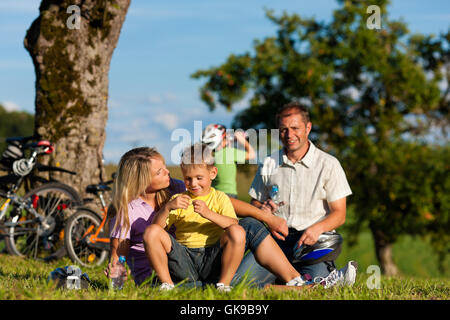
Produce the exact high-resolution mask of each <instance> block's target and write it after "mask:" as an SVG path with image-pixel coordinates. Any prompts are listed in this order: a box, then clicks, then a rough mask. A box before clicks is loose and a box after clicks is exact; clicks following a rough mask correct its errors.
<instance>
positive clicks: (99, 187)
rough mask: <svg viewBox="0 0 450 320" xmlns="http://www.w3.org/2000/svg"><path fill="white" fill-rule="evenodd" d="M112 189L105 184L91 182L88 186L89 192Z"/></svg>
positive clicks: (95, 192)
mask: <svg viewBox="0 0 450 320" xmlns="http://www.w3.org/2000/svg"><path fill="white" fill-rule="evenodd" d="M105 191H111V188H110V187H109V186H107V185H104V184H90V185H88V186H87V187H86V192H87V193H93V194H97V193H98V192H105Z"/></svg>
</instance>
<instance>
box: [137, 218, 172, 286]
mask: <svg viewBox="0 0 450 320" xmlns="http://www.w3.org/2000/svg"><path fill="white" fill-rule="evenodd" d="M143 240H144V247H145V254H146V255H147V259H148V261H149V262H150V265H151V266H152V268H153V270H155V272H156V274H157V276H158V278H159V281H161V282H163V283H164V282H166V283H171V284H173V281H172V278H171V277H170V273H169V264H168V258H167V254H168V253H169V252H170V250H172V241H171V240H170V236H169V234H168V233H167V232H166V231H165V230H164V229H163V228H161V227H160V226H159V225H157V224H152V225H150V226H149V227H147V229H145V232H144V236H143Z"/></svg>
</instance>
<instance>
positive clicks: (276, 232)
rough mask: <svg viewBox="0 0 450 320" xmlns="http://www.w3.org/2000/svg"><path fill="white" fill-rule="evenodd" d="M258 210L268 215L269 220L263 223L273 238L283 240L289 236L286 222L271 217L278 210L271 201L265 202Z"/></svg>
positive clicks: (276, 217)
mask: <svg viewBox="0 0 450 320" xmlns="http://www.w3.org/2000/svg"><path fill="white" fill-rule="evenodd" d="M260 209H261V210H262V211H265V212H267V213H270V216H268V217H269V218H268V219H266V220H265V221H264V222H266V223H267V226H268V227H269V230H270V232H271V233H272V234H273V236H274V237H275V238H277V239H279V240H285V239H286V238H285V237H286V236H287V235H288V234H289V229H288V226H287V223H286V220H284V219H283V218H281V217H278V216H275V215H273V212H275V211H276V209H278V206H277V205H276V204H275V203H274V202H273V201H272V200H267V201H265V202H264V203H263V205H262V206H261V208H260Z"/></svg>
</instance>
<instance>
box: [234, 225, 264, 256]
mask: <svg viewBox="0 0 450 320" xmlns="http://www.w3.org/2000/svg"><path fill="white" fill-rule="evenodd" d="M239 225H240V226H241V227H242V228H244V230H245V250H247V249H250V250H251V251H252V252H255V251H256V249H257V248H258V247H259V245H260V244H261V242H262V241H263V240H264V239H265V238H266V237H267V236H268V235H270V232H269V230H268V229H267V228H266V226H265V225H264V224H263V223H262V222H261V221H259V220H256V219H255V218H251V217H247V218H243V219H240V220H239Z"/></svg>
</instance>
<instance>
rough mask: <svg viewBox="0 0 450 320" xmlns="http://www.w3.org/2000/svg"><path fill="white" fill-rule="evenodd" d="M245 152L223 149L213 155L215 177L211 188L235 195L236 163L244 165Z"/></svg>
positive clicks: (228, 148)
mask: <svg viewBox="0 0 450 320" xmlns="http://www.w3.org/2000/svg"><path fill="white" fill-rule="evenodd" d="M245 155H246V152H245V150H240V149H236V148H230V147H225V148H222V149H220V150H218V151H216V152H215V153H214V160H215V166H216V167H217V177H216V178H215V179H214V180H213V183H212V186H213V187H214V188H216V189H217V190H220V191H222V192H225V193H227V194H234V195H237V186H236V171H237V168H236V163H245Z"/></svg>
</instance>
